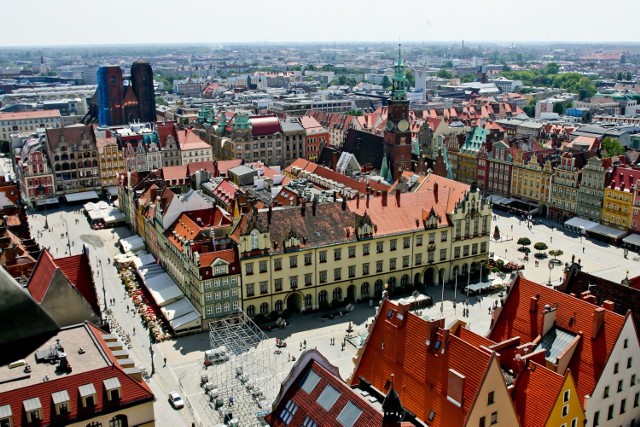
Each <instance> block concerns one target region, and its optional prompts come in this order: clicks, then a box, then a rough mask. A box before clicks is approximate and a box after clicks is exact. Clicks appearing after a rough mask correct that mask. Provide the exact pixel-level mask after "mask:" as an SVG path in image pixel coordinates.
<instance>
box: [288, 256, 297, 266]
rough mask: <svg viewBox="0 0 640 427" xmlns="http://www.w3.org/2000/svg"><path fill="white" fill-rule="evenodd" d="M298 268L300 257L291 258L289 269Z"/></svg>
mask: <svg viewBox="0 0 640 427" xmlns="http://www.w3.org/2000/svg"><path fill="white" fill-rule="evenodd" d="M297 266H298V257H297V256H292V257H289V267H290V268H296V267H297Z"/></svg>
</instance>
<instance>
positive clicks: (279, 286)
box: [273, 279, 282, 292]
mask: <svg viewBox="0 0 640 427" xmlns="http://www.w3.org/2000/svg"><path fill="white" fill-rule="evenodd" d="M273 287H274V288H275V291H276V292H280V291H282V279H275V280H274V281H273Z"/></svg>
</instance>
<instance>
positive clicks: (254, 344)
mask: <svg viewBox="0 0 640 427" xmlns="http://www.w3.org/2000/svg"><path fill="white" fill-rule="evenodd" d="M209 341H210V344H211V349H220V348H221V347H224V348H225V349H226V352H227V354H228V356H229V360H228V361H225V362H221V363H214V364H212V365H211V366H209V367H208V368H206V367H205V368H203V371H202V375H203V376H206V377H207V380H208V384H205V383H204V381H203V384H202V388H203V392H205V393H207V395H208V398H209V400H210V403H209V404H210V406H211V407H212V408H215V409H216V411H217V416H218V420H212V423H213V424H214V425H215V422H220V423H222V422H225V421H226V422H227V423H228V425H238V426H243V427H244V426H263V425H267V424H266V423H265V422H264V420H263V417H264V415H266V414H267V413H269V412H270V411H271V405H272V403H273V401H274V400H275V398H276V395H277V393H278V392H279V390H280V384H281V382H282V380H283V379H284V377H285V375H286V374H287V373H288V372H289V369H290V366H288V362H289V358H288V357H287V354H286V351H281V350H280V349H279V348H278V347H276V345H275V343H274V342H273V340H269V337H267V336H266V335H265V334H264V332H262V330H261V329H260V328H258V326H256V324H255V323H253V321H252V320H251V319H250V318H249V317H247V315H245V314H244V312H242V311H240V312H239V313H237V314H234V315H232V316H229V317H226V318H224V319H220V320H217V321H215V322H211V323H210V324H209ZM207 388H208V389H210V390H214V389H215V390H214V391H213V392H206V389H207ZM211 396H215V397H211ZM228 414H232V415H231V416H229V415H228ZM229 418H232V419H233V420H234V421H237V424H235V423H234V422H229Z"/></svg>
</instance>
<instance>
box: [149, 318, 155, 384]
mask: <svg viewBox="0 0 640 427" xmlns="http://www.w3.org/2000/svg"><path fill="white" fill-rule="evenodd" d="M152 338H153V329H151V328H149V355H150V356H151V375H153V374H155V373H156V365H155V364H154V363H153V341H152Z"/></svg>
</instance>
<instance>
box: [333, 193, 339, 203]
mask: <svg viewBox="0 0 640 427" xmlns="http://www.w3.org/2000/svg"><path fill="white" fill-rule="evenodd" d="M337 201H338V195H337V194H336V192H335V191H334V192H333V202H334V203H335V202H337Z"/></svg>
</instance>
